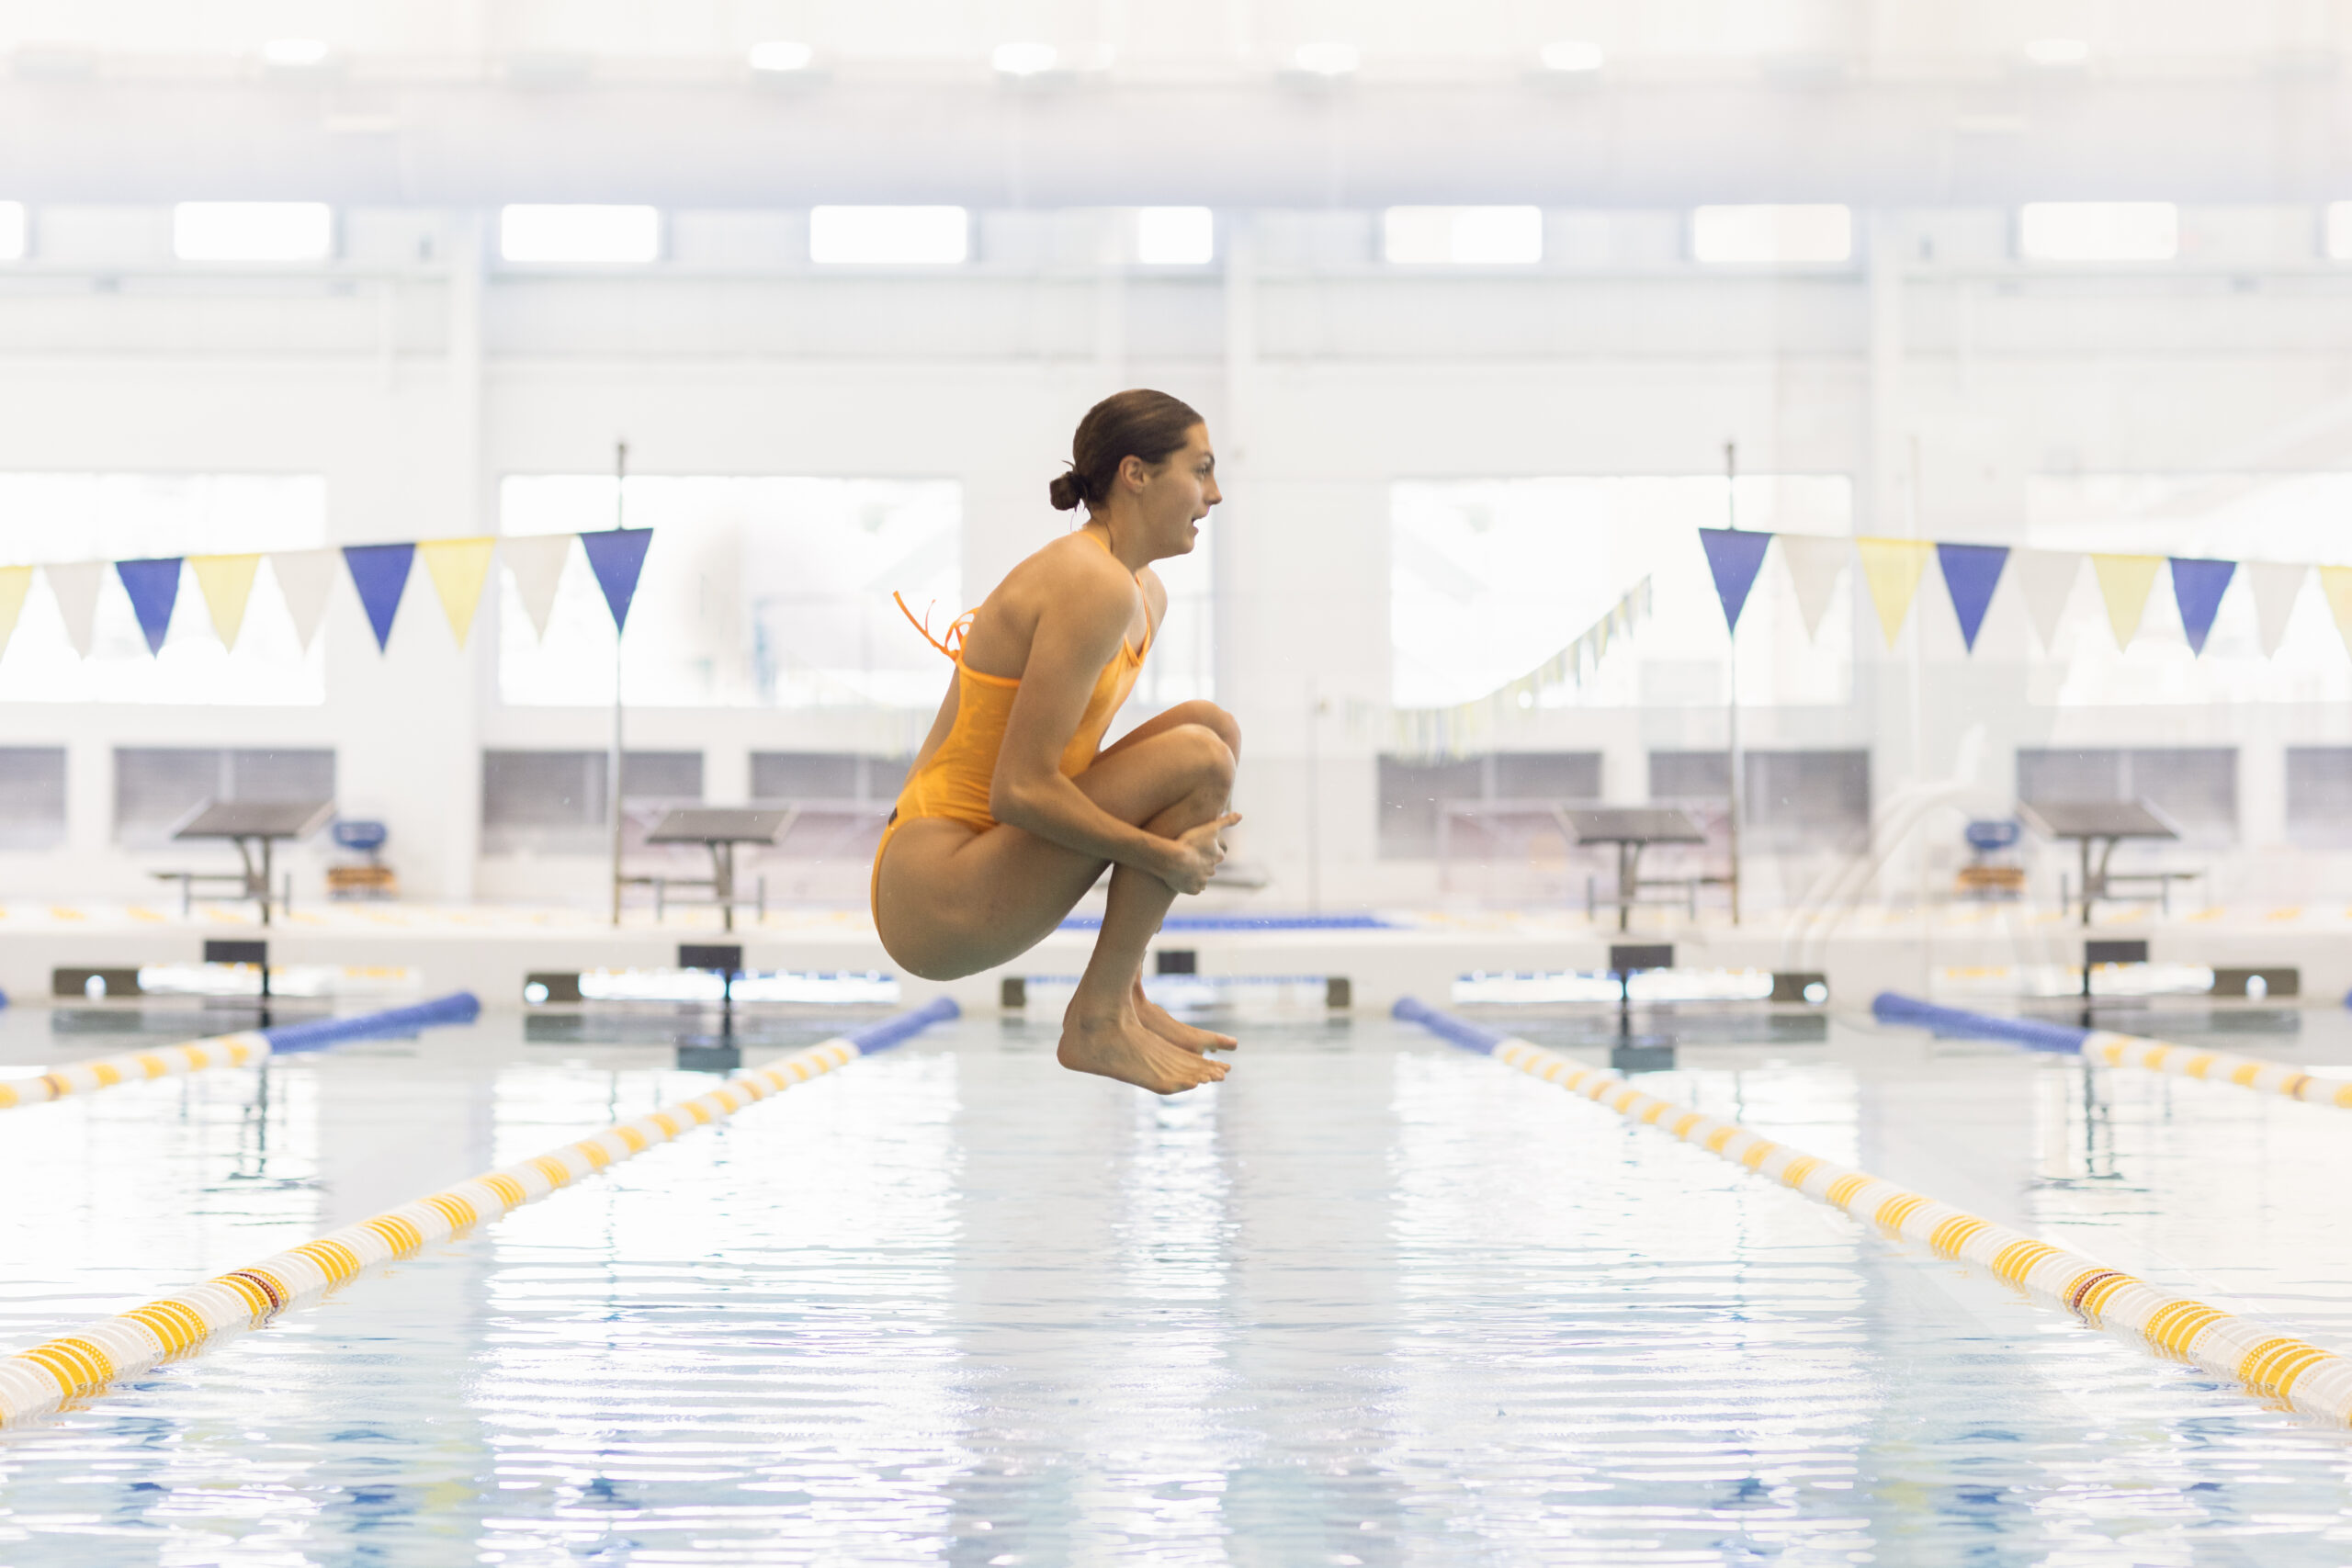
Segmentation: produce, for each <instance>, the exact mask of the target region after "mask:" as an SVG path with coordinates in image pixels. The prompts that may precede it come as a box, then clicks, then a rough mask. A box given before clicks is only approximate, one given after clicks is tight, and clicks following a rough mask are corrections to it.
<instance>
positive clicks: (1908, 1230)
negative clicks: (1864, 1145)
mask: <svg viewBox="0 0 2352 1568" xmlns="http://www.w3.org/2000/svg"><path fill="white" fill-rule="evenodd" d="M1396 1015H1397V1017H1398V1018H1400V1019H1403V1020H1405V1021H1408V1022H1411V1023H1418V1024H1419V1025H1420V1026H1421V1027H1422V1028H1424V1029H1427V1030H1429V1031H1430V1032H1431V1033H1433V1034H1436V1035H1438V1036H1439V1037H1441V1038H1442V1039H1444V1040H1446V1041H1448V1042H1450V1043H1453V1044H1456V1045H1459V1046H1462V1047H1463V1048H1464V1049H1465V1050H1471V1051H1476V1052H1479V1053H1481V1054H1482V1055H1490V1056H1492V1057H1494V1058H1495V1059H1496V1060H1497V1061H1499V1062H1502V1063H1504V1064H1506V1065H1507V1066H1513V1067H1517V1068H1518V1069H1519V1070H1520V1071H1521V1072H1523V1073H1527V1074H1529V1075H1531V1076H1532V1077H1539V1078H1542V1079H1543V1080H1544V1082H1546V1083H1555V1084H1558V1085H1559V1086H1560V1087H1561V1088H1563V1089H1568V1090H1571V1091H1572V1092H1574V1093H1577V1094H1581V1095H1583V1096H1584V1097H1585V1098H1586V1099H1587V1100H1592V1101H1593V1102H1595V1103H1596V1104H1600V1105H1605V1106H1607V1107H1608V1108H1609V1109H1610V1110H1611V1111H1616V1112H1617V1113H1618V1114H1619V1115H1620V1116H1623V1117H1624V1118H1625V1119H1626V1120H1628V1121H1631V1122H1641V1123H1643V1124H1644V1125H1646V1126H1651V1127H1656V1128H1657V1129H1658V1130H1659V1131H1661V1132H1663V1133H1666V1134H1669V1135H1671V1136H1673V1137H1676V1138H1679V1139H1681V1140H1682V1141H1683V1142H1684V1143H1686V1144H1690V1145H1693V1146H1694V1147H1697V1148H1702V1149H1704V1150H1706V1151H1707V1152H1708V1153H1709V1154H1712V1155H1715V1156H1719V1157H1721V1158H1723V1159H1726V1160H1729V1161H1730V1162H1731V1163H1733V1164H1734V1165H1738V1166H1745V1167H1746V1168H1747V1169H1749V1170H1752V1171H1754V1172H1755V1173H1756V1174H1758V1176H1765V1177H1770V1178H1772V1179H1776V1180H1778V1181H1779V1182H1780V1183H1781V1185H1783V1186H1785V1187H1791V1188H1794V1189H1795V1190H1797V1191H1799V1192H1802V1193H1804V1195H1805V1196H1806V1197H1808V1198H1814V1199H1817V1200H1819V1201H1822V1202H1825V1203H1828V1204H1830V1205H1832V1206H1833V1207H1836V1208H1839V1209H1843V1210H1844V1211H1845V1212H1846V1213H1849V1214H1851V1215H1852V1216H1853V1217H1854V1218H1856V1219H1858V1220H1860V1221H1862V1222H1863V1223H1864V1224H1876V1225H1878V1226H1879V1227H1880V1228H1881V1229H1882V1230H1883V1231H1885V1232H1886V1233H1888V1234H1889V1235H1895V1236H1900V1237H1902V1238H1904V1239H1905V1240H1908V1241H1915V1242H1920V1243H1923V1244H1925V1245H1926V1246H1927V1247H1928V1248H1929V1249H1930V1250H1932V1251H1933V1252H1935V1253H1936V1255H1937V1256H1938V1257H1941V1258H1958V1259H1961V1260H1962V1261H1965V1262H1968V1263H1973V1264H1974V1265H1976V1266H1977V1267H1978V1268H1980V1269H1985V1270H1987V1271H1988V1272H1990V1273H1992V1274H1994V1275H1996V1276H1997V1277H1998V1278H2000V1279H2002V1280H2007V1281H2008V1282H2009V1283H2010V1284H2012V1285H2015V1286H2018V1288H2020V1289H2022V1290H2024V1291H2026V1292H2029V1293H2030V1294H2032V1295H2034V1296H2037V1297H2040V1298H2041V1299H2042V1300H2044V1301H2046V1302H2050V1303H2054V1304H2056V1305H2059V1306H2062V1307H2064V1308H2065V1309H2066V1310H2067V1311H2068V1312H2071V1313H2073V1314H2075V1316H2076V1317H2078V1318H2081V1319H2082V1320H2083V1321H2084V1322H2086V1323H2088V1324H2091V1325H2097V1326H2112V1327H2117V1328H2123V1329H2128V1330H2130V1331H2131V1333H2133V1334H2136V1335H2138V1336H2139V1337H2141V1338H2143V1339H2144V1340H2146V1341H2147V1342H2148V1344H2149V1345H2151V1346H2153V1347H2154V1348H2156V1349H2157V1350H2158V1351H2160V1352H2161V1353H2163V1354H2165V1355H2167V1356H2172V1357H2176V1358H2177V1359H2181V1360H2184V1361H2188V1362H2191V1363H2193V1364H2195V1365H2196V1366H2199V1367H2201V1368H2203V1369H2204V1370H2205V1371H2209V1372H2211V1373H2214V1374H2215V1375H2217V1376H2220V1377H2224V1378H2229V1379H2231V1380H2233V1381H2234V1382H2239V1383H2243V1384H2244V1385H2245V1387H2246V1388H2247V1389H2248V1390H2250V1391H2252V1392H2253V1393H2257V1394H2261V1395H2264V1396H2266V1397H2268V1398H2272V1399H2277V1400H2279V1401H2282V1402H2284V1403H2285V1404H2290V1405H2291V1406H2293V1407H2294V1408H2295V1409H2297V1410H2299V1411H2301V1412H2302V1413H2303V1414H2305V1415H2308V1416H2320V1417H2323V1418H2324V1419H2326V1420H2331V1421H2336V1422H2343V1423H2352V1360H2347V1359H2346V1358H2344V1357H2342V1356H2338V1355H2336V1354H2335V1353H2334V1352H2333V1351H2329V1350H2324V1349H2321V1348H2319V1347H2318V1346H2316V1345H2312V1344H2309V1343H2307V1342H2305V1341H2303V1340H2301V1339H2296V1338H2291V1337H2286V1336H2283V1335H2279V1334H2278V1333H2276V1332H2274V1331H2273V1330H2271V1329H2270V1328H2268V1327H2267V1326H2265V1325H2260V1324H2256V1323H2253V1322H2250V1321H2248V1320H2247V1319H2245V1318H2243V1317H2238V1316H2235V1315H2233V1314H2230V1313H2225V1312H2222V1311H2221V1310H2220V1309H2218V1308H2215V1307H2211V1306H2207V1305H2206V1304H2205V1303H2202V1302H2196V1301H2190V1300H2188V1299H2187V1298H2186V1297H2182V1296H2175V1295H2171V1294H2168V1293H2167V1292H2164V1291H2161V1290H2159V1289H2157V1288H2156V1287H2155V1286H2154V1285H2151V1284H2148V1283H2147V1282H2146V1281H2144V1280H2137V1279H2134V1278H2132V1277H2131V1275H2129V1274H2125V1273H2123V1272H2121V1271H2120V1270H2119V1269H2109V1268H2108V1267H2107V1266H2106V1265H2104V1264H2102V1263H2099V1262H2098V1261H2097V1260H2095V1259H2093V1258H2086V1257H2084V1256H2083V1255H2082V1254H2081V1253H2078V1252H2070V1251H2068V1250H2066V1249H2065V1248H2064V1247H2052V1245H2050V1244H2049V1243H2048V1242H2045V1241H2041V1240H2038V1239H2037V1238H2035V1237H2033V1236H2030V1235H2026V1234H2025V1233H2024V1232H2022V1231H2016V1230H2011V1229H2009V1228H2008V1227H2007V1226H2006V1225H1999V1224H1994V1223H1993V1222H1992V1221H1990V1220H1986V1219H1982V1218H1979V1217H1978V1216H1977V1215H1974V1214H1972V1213H1967V1212H1966V1211H1964V1210H1961V1209H1955V1208H1953V1207H1952V1206H1951V1205H1950V1204H1949V1203H1939V1202H1937V1201H1934V1200H1933V1199H1931V1198H1928V1197H1926V1196H1924V1195H1922V1194H1920V1193H1917V1192H1913V1191H1909V1190H1905V1189H1904V1188H1901V1187H1897V1186H1896V1185H1894V1183H1893V1182H1891V1181H1885V1180H1882V1179H1879V1178H1878V1177H1875V1176H1871V1175H1869V1174H1867V1173H1866V1172H1863V1171H1859V1170H1853V1169H1850V1168H1847V1167H1845V1166H1841V1165H1833V1164H1831V1163H1830V1162H1829V1161H1827V1160H1825V1159H1821V1158H1818V1157H1817V1156H1813V1155H1808V1154H1805V1153H1804V1152H1803V1151H1801V1150H1798V1149H1793V1148H1791V1147H1790V1146H1789V1145H1786V1144H1778V1143H1774V1142H1773V1141H1772V1140H1771V1139H1770V1138H1767V1137H1765V1136H1763V1135H1762V1134H1758V1133H1755V1132H1751V1131H1750V1130H1748V1129H1747V1128H1746V1127H1743V1126H1741V1125H1740V1124H1739V1123H1738V1122H1725V1121H1723V1120H1720V1119H1719V1118H1716V1117H1713V1116H1707V1115H1702V1113H1700V1112H1699V1111H1692V1110H1690V1109H1688V1108H1686V1107H1684V1106H1680V1105H1677V1104H1675V1103H1673V1102H1672V1101H1671V1100H1660V1099H1659V1098H1658V1097H1657V1096H1656V1095H1653V1094H1648V1093H1645V1092H1644V1091H1643V1090H1641V1089H1635V1088H1634V1086H1633V1085H1632V1084H1630V1083H1628V1082H1626V1081H1625V1080H1624V1079H1623V1078H1622V1077H1618V1076H1617V1075H1616V1074H1614V1073H1611V1072H1608V1071H1605V1070H1603V1069H1601V1068H1599V1067H1588V1066H1582V1065H1580V1064H1578V1063H1577V1062H1575V1061H1572V1060H1570V1059H1569V1058H1567V1057H1566V1056H1563V1055H1559V1054H1557V1053H1556V1052H1552V1051H1547V1050H1545V1049H1544V1047H1542V1046H1541V1045H1535V1044H1532V1043H1529V1042H1527V1041H1525V1040H1521V1039H1519V1038H1517V1037H1515V1036H1512V1035H1509V1034H1505V1033H1503V1032H1501V1031H1499V1030H1494V1029H1488V1028H1486V1027H1484V1026H1483V1025H1480V1024H1476V1023H1473V1022H1471V1021H1469V1020H1467V1019H1463V1018H1456V1017H1454V1016H1453V1015H1452V1014H1450V1013H1443V1012H1440V1011H1438V1010H1436V1009H1435V1008H1432V1007H1430V1006H1428V1005H1427V1004H1425V1003H1423V1002H1420V1001H1417V1000H1415V999H1414V998H1410V997H1407V998H1404V999H1403V1000H1401V1001H1399V1002H1397V1007H1396Z"/></svg>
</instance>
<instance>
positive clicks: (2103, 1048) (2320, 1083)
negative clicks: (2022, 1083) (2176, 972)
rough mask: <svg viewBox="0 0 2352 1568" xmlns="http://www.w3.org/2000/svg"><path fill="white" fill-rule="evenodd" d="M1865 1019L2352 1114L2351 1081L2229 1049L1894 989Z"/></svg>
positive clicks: (1880, 997)
mask: <svg viewBox="0 0 2352 1568" xmlns="http://www.w3.org/2000/svg"><path fill="white" fill-rule="evenodd" d="M1871 1016H1872V1017H1874V1018H1876V1019H1878V1020H1879V1021H1880V1022H1882V1023H1905V1024H1912V1025H1915V1026H1917V1027H1918V1028H1921V1029H1933V1030H1936V1031H1939V1032H1942V1033H1945V1034H1965V1035H1974V1036H1976V1037H1978V1038H1980V1039H1986V1040H2007V1041H2009V1042H2011V1043H2014V1044H2018V1045H2029V1046H2031V1047H2032V1048H2033V1049H2035V1050H2037V1051H2079V1052H2081V1053H2082V1054H2083V1055H2085V1056H2086V1057H2088V1058H2089V1059H2090V1060H2092V1061H2094V1062H2098V1063H2099V1064H2101V1065H2103V1066H2109V1067H2139V1068H2141V1069H2143V1070H2144V1071H2147V1072H2151V1073H2164V1074H2167V1075H2169V1076H2170V1077H2177V1078H2201V1079H2203V1080H2204V1081H2205V1082H2207V1083H2227V1084H2235V1085H2237V1086H2238V1087H2239V1088H2240V1089H2255V1090H2257V1091H2259V1092H2262V1093H2266V1094H2283V1095H2285V1096H2286V1097H2287V1098H2288V1099H2290V1100H2302V1101H2304V1102H2305V1103H2306V1104H2310V1105H2333V1106H2336V1107H2338V1108H2340V1109H2343V1110H2346V1111H2352V1079H2347V1078H2331V1077H2320V1076H2319V1075H2317V1074H2314V1073H2307V1072H2305V1071H2303V1070H2302V1069H2301V1067H2296V1066H2289V1065H2288V1064H2287V1063H2285V1062H2272V1061H2266V1060H2264V1059H2263V1058H2262V1057H2259V1056H2240V1055H2233V1054H2232V1053H2231V1052H2228V1051H2208V1050H2205V1049H2203V1048H2201V1047H2199V1046H2194V1045H2175V1044H2173V1043H2171V1042H2169V1041H2165V1040H2150V1039H2148V1038H2146V1037H2145V1036H2143V1035H2138V1034H2118V1033H2116V1032H2114V1031H2113V1030H2109V1029H2077V1028H2075V1027H2074V1026H2073V1025H2072V1024H2064V1023H2053V1022H2050V1021H2045V1020H2042V1019H2037V1018H2001V1017H1998V1016H1996V1015H1995V1014H1992V1013H1984V1012H1970V1011H1968V1010H1966V1009H1963V1008H1948V1007H1941V1006H1939V1005H1937V1004H1936V1003H1934V1002H1923V1001H1921V1000H1919V999H1918V998H1916V997H1906V996H1903V995H1900V994H1899V993H1897V992H1894V991H1882V992H1880V993H1879V994H1878V996H1877V998H1875V999H1874V1000H1872V1001H1871Z"/></svg>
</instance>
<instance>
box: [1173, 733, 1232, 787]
mask: <svg viewBox="0 0 2352 1568" xmlns="http://www.w3.org/2000/svg"><path fill="white" fill-rule="evenodd" d="M1168 735H1169V739H1171V740H1175V741H1177V742H1179V743H1180V744H1181V745H1182V748H1183V750H1182V752H1181V753H1180V754H1179V755H1180V760H1181V766H1182V769H1183V772H1184V773H1185V775H1186V776H1187V777H1188V778H1189V779H1191V780H1192V781H1193V784H1195V785H1196V786H1198V785H1208V786H1211V787H1214V788H1222V789H1230V788H1232V787H1233V775H1234V773H1235V771H1236V764H1235V761H1234V755H1233V748H1232V747H1231V746H1230V745H1228V744H1227V742H1226V739H1225V738H1224V737H1223V736H1221V735H1219V734H1218V733H1217V732H1216V730H1215V729H1213V728H1210V727H1209V726H1207V725H1205V724H1180V725H1178V726H1177V727H1176V728H1173V729H1171V730H1170V731H1169V732H1168Z"/></svg>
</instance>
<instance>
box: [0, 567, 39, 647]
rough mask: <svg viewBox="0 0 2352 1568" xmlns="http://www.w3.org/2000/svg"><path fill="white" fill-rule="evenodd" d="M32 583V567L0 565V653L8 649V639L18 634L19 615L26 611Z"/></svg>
mask: <svg viewBox="0 0 2352 1568" xmlns="http://www.w3.org/2000/svg"><path fill="white" fill-rule="evenodd" d="M32 585H33V569H32V568H30V567H28V566H0V653H5V652H6V651H7V649H8V639H9V638H10V637H15V636H16V635H17V616H18V615H21V614H23V613H24V608H25V591H26V590H28V589H29V588H30V587H32Z"/></svg>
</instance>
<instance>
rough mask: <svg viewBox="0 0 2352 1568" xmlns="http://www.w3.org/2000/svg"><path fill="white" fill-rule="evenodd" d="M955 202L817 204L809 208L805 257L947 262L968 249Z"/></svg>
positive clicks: (965, 224)
mask: <svg viewBox="0 0 2352 1568" xmlns="http://www.w3.org/2000/svg"><path fill="white" fill-rule="evenodd" d="M970 230H971V222H970V220H969V218H968V217H967V215H966V213H965V211H964V209H962V208H960V207H819V208H813V209H810V210H809V260H810V261H813V262H820V263H826V264H831V265H858V264H867V265H933V266H937V265H952V264H954V263H956V262H960V261H962V260H963V259H964V258H965V256H966V255H967V254H969V253H970V250H971V233H970Z"/></svg>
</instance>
